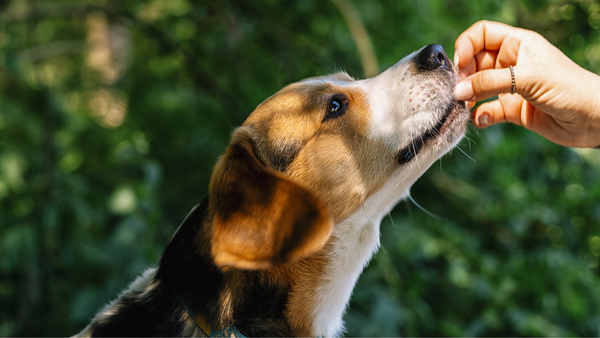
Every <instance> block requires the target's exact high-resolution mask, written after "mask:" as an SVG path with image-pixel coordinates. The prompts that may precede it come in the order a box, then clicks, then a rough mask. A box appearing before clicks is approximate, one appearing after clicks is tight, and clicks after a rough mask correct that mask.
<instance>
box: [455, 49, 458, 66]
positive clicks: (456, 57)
mask: <svg viewBox="0 0 600 338" xmlns="http://www.w3.org/2000/svg"><path fill="white" fill-rule="evenodd" d="M454 66H456V68H458V52H457V51H454Z"/></svg>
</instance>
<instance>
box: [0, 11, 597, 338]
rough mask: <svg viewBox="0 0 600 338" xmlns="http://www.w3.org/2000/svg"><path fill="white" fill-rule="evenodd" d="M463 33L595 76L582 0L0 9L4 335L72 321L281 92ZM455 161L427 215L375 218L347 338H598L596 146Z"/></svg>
mask: <svg viewBox="0 0 600 338" xmlns="http://www.w3.org/2000/svg"><path fill="white" fill-rule="evenodd" d="M480 19H489V20H496V21H501V22H504V23H508V24H511V25H517V26H520V27H524V28H528V29H533V30H536V31H538V32H539V33H541V34H542V35H543V36H545V37H546V38H547V39H548V40H550V41H551V42H552V43H554V44H555V45H556V46H558V47H559V48H560V49H561V50H562V51H564V52H565V53H566V54H567V55H568V56H569V57H571V58H572V59H574V60H575V61H576V62H577V63H578V64H580V65H581V66H583V67H585V68H587V69H589V70H591V71H593V72H596V73H598V72H599V71H600V31H599V28H600V4H599V2H598V1H597V0H577V1H566V0H486V1H480V0H447V1H442V0H418V1H409V0H405V1H398V0H369V1H359V0H297V1H291V0H290V1H275V0H261V1H245V0H237V1H236V0H220V1H190V0H149V1H139V0H130V1H121V0H90V1H84V0H79V1H76V0H69V1H60V0H53V1H50V0H18V1H7V0H2V1H0V335H1V336H19V335H24V336H38V335H43V336H64V335H71V334H74V333H76V332H78V331H79V330H81V329H82V328H83V327H84V326H85V325H87V322H88V321H89V320H90V319H91V318H92V317H93V316H94V314H95V313H96V311H98V310H99V309H100V308H101V306H103V304H105V303H107V302H108V301H109V300H111V299H113V298H114V297H116V295H117V294H118V292H119V291H121V290H122V289H123V288H125V287H126V286H127V285H128V283H129V282H131V281H132V280H133V279H134V278H135V277H136V276H137V275H139V274H140V273H141V272H142V271H143V269H144V267H147V266H152V265H155V264H156V263H157V262H158V260H159V258H160V255H161V252H162V249H163V248H164V246H165V245H166V244H167V242H168V240H169V239H170V237H171V235H172V233H173V232H174V230H175V229H176V227H177V226H178V224H179V223H180V222H181V220H182V219H183V218H184V216H185V215H186V214H187V212H188V211H189V210H190V208H191V207H192V206H194V204H196V203H197V202H199V201H200V200H201V199H202V198H204V197H205V196H206V194H207V187H208V182H209V178H210V174H211V171H212V167H213V165H214V164H215V161H216V159H217V157H218V156H219V154H220V153H222V152H223V151H224V149H225V147H226V145H227V144H228V141H229V137H230V134H231V132H232V130H233V129H234V128H235V127H236V126H239V125H240V124H241V123H242V122H243V121H244V119H245V118H246V116H248V114H249V113H250V112H252V110H253V109H254V107H256V106H257V105H258V104H259V103H260V102H261V101H263V100H264V99H265V98H267V97H268V96H270V95H271V94H273V93H274V92H275V91H277V90H278V89H280V88H281V87H283V86H284V85H286V84H288V83H291V82H295V81H298V80H300V79H303V78H306V77H311V76H319V75H323V74H327V73H331V72H335V71H338V70H346V71H347V72H348V73H349V74H350V75H352V76H354V77H356V78H363V77H364V76H365V74H367V75H373V74H376V73H377V71H378V70H383V69H385V68H387V67H389V66H391V65H392V64H394V63H395V62H396V61H398V60H399V59H400V58H402V57H403V56H405V55H407V54H409V53H410V52H412V51H414V50H416V49H418V48H420V47H422V46H424V45H426V44H431V43H439V44H442V45H443V46H444V48H445V49H446V51H447V52H448V55H449V57H450V58H451V59H452V55H453V49H454V48H453V46H454V40H455V39H456V37H457V36H458V35H459V34H460V33H461V32H462V31H463V30H464V29H466V28H467V27H469V26H470V25H471V24H472V23H473V22H475V21H477V20H480ZM460 149H461V150H462V151H459V150H454V151H453V153H452V154H450V155H447V156H445V157H444V158H442V159H441V160H440V161H438V162H436V163H435V164H434V165H433V166H432V167H431V168H430V170H429V171H428V172H427V173H426V174H425V175H424V177H422V178H421V179H420V180H419V181H418V182H417V183H416V184H415V186H414V187H413V188H412V196H413V198H414V200H415V201H416V202H417V203H419V204H420V205H421V206H423V208H425V209H427V210H428V211H429V212H431V213H433V214H435V215H437V216H435V217H434V216H430V215H428V214H427V213H425V212H423V211H421V210H420V209H419V208H417V207H416V206H415V205H414V204H412V203H410V202H401V203H400V204H399V205H398V206H397V207H396V208H395V209H394V211H393V212H392V213H391V214H390V217H387V218H385V220H384V222H383V224H382V228H381V232H382V247H381V249H380V250H379V252H378V253H377V255H376V257H375V258H374V259H373V261H372V262H371V264H370V266H369V267H368V268H367V269H366V270H365V272H364V274H363V275H362V277H361V278H360V280H359V283H358V286H357V288H356V290H355V292H354V295H353V298H352V301H351V304H350V308H349V310H348V312H347V314H346V316H345V320H346V327H347V333H346V336H498V335H500V336H598V335H600V311H599V310H600V277H599V268H598V264H599V258H598V257H599V256H600V205H599V203H598V201H599V200H600V182H599V178H600V174H599V173H600V150H591V149H571V148H565V147H560V146H557V145H554V144H552V143H550V142H549V141H547V140H545V139H543V138H542V137H539V136H537V135H535V134H533V133H531V132H527V131H525V130H523V129H522V128H518V127H515V126H512V125H508V124H507V125H499V126H494V127H491V128H489V129H486V130H482V131H478V130H476V129H475V128H473V127H469V132H468V138H467V139H465V140H464V141H463V142H462V143H461V144H460ZM463 152H464V153H465V154H463ZM466 155H468V156H466Z"/></svg>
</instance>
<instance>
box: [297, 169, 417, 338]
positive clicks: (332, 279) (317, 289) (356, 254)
mask: <svg viewBox="0 0 600 338" xmlns="http://www.w3.org/2000/svg"><path fill="white" fill-rule="evenodd" d="M413 182H414V181H411V180H409V181H406V180H399V179H398V178H395V177H392V179H390V181H389V182H387V184H386V185H385V186H384V187H383V188H382V189H381V190H379V191H378V192H377V193H375V194H373V195H372V196H370V197H369V198H368V199H367V200H366V201H365V202H364V203H363V205H362V208H360V209H359V210H357V211H356V212H354V213H353V214H352V215H351V216H350V217H348V218H347V219H345V220H344V221H342V222H340V223H338V224H336V225H335V226H334V229H333V233H332V235H331V239H330V241H329V243H328V246H327V247H326V248H325V250H326V251H327V257H329V259H328V260H327V263H326V265H325V268H324V271H323V272H322V275H321V276H320V278H318V279H313V280H312V281H314V282H315V283H314V284H312V285H311V284H306V283H305V284H301V285H296V293H294V294H293V296H292V297H291V299H290V303H289V308H290V309H293V308H294V307H295V306H296V304H302V303H305V302H308V303H310V304H313V308H312V312H311V313H310V318H307V319H308V321H310V322H311V323H312V334H313V335H316V336H326V337H331V336H338V335H340V334H341V333H342V332H343V330H344V322H343V320H342V317H343V315H344V312H345V310H346V308H347V306H348V303H349V301H350V296H351V295H352V290H353V289H354V286H355V284H356V282H357V280H358V277H359V276H360V274H361V273H362V271H363V269H364V267H365V266H366V265H367V264H368V262H369V260H370V259H371V257H372V256H373V254H374V253H375V252H376V251H377V249H378V248H379V226H380V223H381V220H382V218H383V217H384V216H385V215H386V214H388V213H389V212H390V211H391V210H392V208H393V207H394V206H395V205H396V203H398V201H400V200H401V199H403V198H404V197H406V196H407V195H408V193H409V189H410V185H411V184H412V183H413Z"/></svg>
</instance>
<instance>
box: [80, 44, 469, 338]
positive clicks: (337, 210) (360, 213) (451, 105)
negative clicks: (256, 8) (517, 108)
mask: <svg viewBox="0 0 600 338" xmlns="http://www.w3.org/2000/svg"><path fill="white" fill-rule="evenodd" d="M456 83H457V74H456V71H455V69H454V67H453V65H452V63H451V62H450V61H449V59H448V57H447V56H446V54H445V52H444V50H443V49H442V47H441V46H439V45H429V46H426V47H423V48H422V49H420V50H418V51H416V52H414V53H412V54H410V55H409V56H407V57H405V58H403V59H402V60H400V61H399V62H398V63H396V64H395V65H393V66H392V67H390V68H389V69H387V70H386V71H385V72H383V73H381V74H380V75H378V76H375V77H373V78H370V79H365V80H355V79H353V78H352V77H350V76H349V75H348V74H346V73H343V72H342V73H337V74H333V75H329V76H324V77H316V78H309V79H306V80H303V81H300V82H297V83H293V84H290V85H288V86H286V87H284V88H283V89H281V90H280V91H279V92H277V93H275V94H274V95H273V96H271V97H269V98H268V99H266V100H265V101H264V102H263V103H261V104H260V105H259V106H258V107H257V108H256V109H255V110H254V112H252V114H250V116H249V117H248V119H247V120H246V121H245V122H244V124H243V125H242V126H241V127H239V128H237V129H236V130H235V131H234V133H233V135H232V139H231V143H230V145H229V146H228V148H227V150H226V152H225V153H224V155H222V156H221V157H220V159H219V160H218V163H217V164H216V166H215V168H214V171H213V174H212V177H211V181H210V186H209V196H208V197H207V198H206V199H204V200H203V201H202V202H201V203H200V204H198V205H196V206H195V207H194V208H193V209H192V210H191V212H190V213H189V214H188V216H187V217H186V218H185V220H184V221H183V223H182V224H181V225H180V227H179V228H178V229H177V231H176V232H175V234H174V235H173V237H172V238H171V240H170V242H169V244H168V245H167V247H166V249H165V250H164V253H163V255H162V258H161V260H160V262H159V265H158V268H155V269H149V270H147V271H145V272H144V273H143V275H142V276H140V277H138V278H137V279H136V280H135V281H134V282H133V283H132V284H131V285H130V286H129V288H128V289H127V290H125V291H124V292H123V293H122V294H121V295H120V296H119V297H118V298H117V299H116V300H114V301H112V302H111V303H110V304H108V305H107V306H106V307H105V308H104V309H102V310H101V311H100V312H99V313H98V314H97V315H96V316H95V318H94V319H93V320H92V322H91V324H89V325H88V326H87V327H86V328H85V329H84V330H83V331H82V332H81V333H79V334H78V336H81V337H83V336H227V337H233V336H247V337H248V336H271V337H273V336H285V337H291V336H305V337H308V336H313V337H315V336H338V335H340V334H341V333H342V332H343V330H344V324H343V319H342V317H343V314H344V312H345V309H346V307H347V305H348V302H349V299H350V296H351V294H352V290H353V288H354V285H355V283H356V281H357V279H358V277H359V275H360V274H361V272H362V270H363V268H364V266H365V265H366V264H367V263H368V261H369V259H370V258H371V257H372V256H373V254H374V253H375V252H376V251H377V249H378V247H379V225H380V222H381V219H382V218H383V216H384V215H386V214H388V213H389V212H390V211H391V209H392V208H393V207H394V205H395V204H397V203H398V202H399V201H400V200H401V199H403V198H404V197H406V196H407V195H408V194H409V189H410V187H411V186H412V184H413V183H414V182H415V181H416V180H417V179H418V178H419V177H420V176H421V175H422V174H423V173H424V172H425V170H427V168H429V167H430V166H431V164H433V162H435V161H436V160H437V159H438V158H440V157H441V156H442V155H444V154H445V153H446V152H448V151H449V150H451V149H452V148H453V147H454V146H456V144H457V143H458V142H459V141H460V140H461V139H462V137H463V136H464V134H465V132H466V128H467V123H468V120H469V118H470V112H469V109H468V108H467V107H466V105H465V102H461V101H456V100H454V98H453V94H452V93H453V89H454V87H455V85H456Z"/></svg>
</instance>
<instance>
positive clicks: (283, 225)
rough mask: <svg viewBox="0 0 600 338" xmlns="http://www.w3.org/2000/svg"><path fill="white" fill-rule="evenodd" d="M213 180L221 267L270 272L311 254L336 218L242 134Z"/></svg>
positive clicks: (215, 245) (215, 246)
mask: <svg viewBox="0 0 600 338" xmlns="http://www.w3.org/2000/svg"><path fill="white" fill-rule="evenodd" d="M213 177H214V178H213V180H212V181H211V186H210V192H211V200H210V210H211V215H210V217H211V218H212V220H213V237H212V254H213V257H214V259H215V263H216V264H217V265H218V266H221V267H226V266H233V267H236V268H240V269H267V268H271V267H274V266H277V265H281V264H283V263H287V262H290V261H296V260H298V259H300V258H303V257H306V256H309V255H311V254H313V253H315V252H316V251H318V250H319V249H321V247H322V246H323V245H324V244H325V242H326V241H327V239H328V237H329V234H330V233H331V229H332V227H333V220H332V219H331V217H330V215H329V212H328V211H327V209H326V208H325V207H324V206H323V205H322V204H321V202H319V201H318V200H317V199H316V198H315V197H314V196H312V195H311V194H310V193H309V192H307V191H306V190H305V189H303V188H301V187H300V186H298V185H297V184H295V183H293V182H291V181H290V180H288V179H286V178H285V177H283V175H281V174H279V173H276V172H274V171H273V170H271V169H269V168H267V167H266V166H265V165H264V164H262V163H260V161H259V160H258V159H257V158H256V156H255V155H254V150H253V146H252V141H250V139H249V137H248V135H246V134H245V133H244V131H243V130H240V131H238V132H237V133H236V134H235V135H234V137H233V142H232V144H231V146H230V147H229V148H228V150H227V152H226V154H225V155H224V156H223V157H222V158H221V160H220V161H219V164H218V165H217V167H216V168H215V172H214V174H213Z"/></svg>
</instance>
